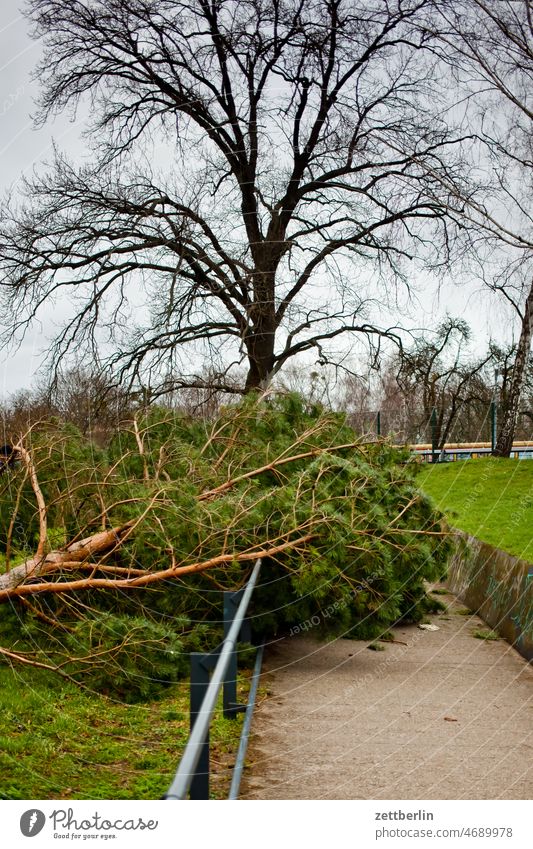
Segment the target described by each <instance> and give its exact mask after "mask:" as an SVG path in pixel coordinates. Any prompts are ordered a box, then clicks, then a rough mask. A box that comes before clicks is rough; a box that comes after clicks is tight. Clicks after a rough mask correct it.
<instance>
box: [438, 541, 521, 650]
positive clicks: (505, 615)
mask: <svg viewBox="0 0 533 849" xmlns="http://www.w3.org/2000/svg"><path fill="white" fill-rule="evenodd" d="M457 538H458V544H457V550H456V553H455V555H454V557H453V558H452V562H451V564H450V569H449V573H448V585H449V587H450V589H451V590H452V591H453V592H454V593H455V594H456V595H457V596H458V597H459V598H460V599H461V601H463V602H464V603H465V604H466V606H467V607H469V608H470V609H471V610H473V611H475V612H476V613H478V614H479V616H481V618H482V619H484V620H485V622H487V624H488V625H490V627H491V628H493V629H494V630H495V631H498V632H499V633H500V634H501V635H502V637H504V638H505V639H506V640H507V641H508V642H509V643H511V644H512V645H514V647H515V648H516V649H517V651H519V652H520V654H521V655H523V657H525V658H526V659H527V660H529V661H530V662H533V564H531V563H527V562H526V561H525V560H519V559H518V558H517V557H512V556H511V555H510V554H506V552H505V551H500V550H499V549H497V548H493V547H492V546H491V545H489V544H488V543H486V542H481V541H480V540H478V539H476V537H472V536H469V535H468V534H464V533H462V532H460V531H458V532H457Z"/></svg>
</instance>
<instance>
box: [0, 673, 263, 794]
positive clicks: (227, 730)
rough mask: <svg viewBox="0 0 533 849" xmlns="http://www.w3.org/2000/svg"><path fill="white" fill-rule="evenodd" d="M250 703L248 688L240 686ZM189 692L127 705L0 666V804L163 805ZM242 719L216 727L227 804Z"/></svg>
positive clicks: (218, 789)
mask: <svg viewBox="0 0 533 849" xmlns="http://www.w3.org/2000/svg"><path fill="white" fill-rule="evenodd" d="M240 691H241V692H240V698H241V700H243V701H245V700H246V691H247V684H246V681H245V679H243V680H242V681H241V684H240ZM188 710H189V684H188V681H183V682H181V683H180V684H176V685H174V686H172V687H169V689H168V691H167V692H165V695H164V697H163V698H162V699H160V700H158V701H154V702H150V703H145V704H135V705H124V704H120V703H118V702H113V701H111V700H110V699H107V698H105V697H104V696H101V695H99V694H97V693H89V692H87V691H84V690H82V689H80V688H79V687H77V686H76V685H74V684H71V683H70V682H68V681H65V680H64V679H62V678H60V677H59V676H57V675H55V674H54V673H51V672H50V673H49V672H47V671H46V670H39V669H35V668H29V667H28V668H20V667H16V668H15V669H11V668H10V667H8V666H4V665H3V666H0V717H1V718H0V798H3V799H48V798H51V799H160V798H161V796H162V795H163V793H164V792H165V791H166V790H167V789H168V786H169V784H170V781H171V779H172V776H173V774H174V772H175V770H176V767H177V765H178V761H179V759H180V755H181V752H182V750H183V747H184V744H185V742H186V739H187V736H188V730H189V716H188ZM241 726H242V715H241V716H240V717H238V718H237V719H235V720H230V719H224V718H223V717H222V716H221V710H220V711H218V712H217V715H216V718H215V720H214V722H213V724H212V726H211V768H212V770H213V772H214V774H213V775H212V781H211V788H212V796H213V797H215V798H223V797H225V796H227V792H228V789H229V784H230V781H231V774H230V771H231V768H232V766H233V760H234V758H233V755H234V754H235V752H236V749H237V744H238V739H239V736H240V731H241Z"/></svg>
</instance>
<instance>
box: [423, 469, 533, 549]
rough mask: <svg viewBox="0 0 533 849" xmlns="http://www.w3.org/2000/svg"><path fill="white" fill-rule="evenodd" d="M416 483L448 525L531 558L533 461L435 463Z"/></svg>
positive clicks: (532, 547) (532, 546)
mask: <svg viewBox="0 0 533 849" xmlns="http://www.w3.org/2000/svg"><path fill="white" fill-rule="evenodd" d="M418 483H419V486H420V487H421V489H423V490H424V491H425V492H427V493H428V495H430V496H431V497H432V498H433V499H434V501H435V502H436V504H437V506H438V507H439V508H440V509H441V510H442V511H443V512H444V513H445V514H446V515H447V517H448V520H449V522H450V524H451V525H453V526H454V527H456V528H460V529H461V530H463V531H467V532H468V533H470V534H472V535H473V536H476V537H477V538H478V539H481V540H484V541H485V542H488V543H490V544H491V545H493V546H495V547H496V548H501V549H503V550H504V551H507V552H509V553H510V554H514V555H515V556H516V557H521V558H523V559H524V560H528V561H530V562H533V460H505V459H498V458H495V457H490V458H487V459H483V460H467V461H462V462H456V463H439V464H436V465H434V466H427V467H425V468H424V469H422V470H421V472H420V474H419V476H418Z"/></svg>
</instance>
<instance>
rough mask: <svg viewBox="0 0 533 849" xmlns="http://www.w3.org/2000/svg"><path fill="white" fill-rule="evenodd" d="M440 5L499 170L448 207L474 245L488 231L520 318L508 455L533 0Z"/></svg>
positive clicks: (528, 315) (528, 294) (528, 154)
mask: <svg viewBox="0 0 533 849" xmlns="http://www.w3.org/2000/svg"><path fill="white" fill-rule="evenodd" d="M434 7H435V8H436V9H437V11H438V15H439V17H438V20H437V23H436V30H435V35H436V36H437V44H438V43H439V42H440V43H442V42H444V44H445V48H444V50H443V51H442V50H441V51H440V55H441V57H442V58H443V59H445V60H446V61H448V62H451V63H452V65H453V67H454V69H455V73H456V75H457V76H458V78H459V80H460V83H461V85H462V86H463V88H464V87H465V86H466V89H467V91H468V93H469V98H470V105H469V109H468V120H469V122H470V126H471V127H473V128H474V129H475V131H476V134H477V137H478V138H479V140H480V141H481V142H482V144H483V147H484V154H482V155H484V156H485V163H486V167H488V166H489V165H490V166H491V169H492V177H493V179H492V184H491V185H490V186H488V187H487V191H486V192H485V201H484V202H482V201H480V200H479V195H477V196H476V195H470V196H465V195H461V194H459V195H458V196H457V197H456V202H455V203H454V202H452V203H451V205H450V214H452V215H454V214H457V215H458V217H459V218H461V219H462V220H463V221H466V222H468V224H469V225H470V226H473V228H474V234H475V235H474V243H475V248H476V249H479V245H480V241H481V240H482V237H483V236H484V240H483V241H484V250H482V258H481V263H480V271H481V275H482V277H483V278H484V279H485V281H486V282H487V283H488V284H489V286H490V287H491V288H492V289H493V290H495V291H498V292H499V293H500V294H502V295H503V297H504V298H505V299H506V301H507V303H508V304H510V305H511V306H512V308H513V310H514V311H515V312H516V314H517V315H518V318H519V321H520V333H519V339H518V344H517V346H516V356H515V361H514V368H513V374H512V379H511V381H510V385H509V390H508V393H507V398H506V404H505V407H504V415H503V416H502V418H501V423H500V428H499V433H498V439H497V444H496V450H495V453H496V454H497V455H499V456H509V454H510V452H511V449H512V445H513V438H514V433H515V429H516V424H517V420H518V415H519V409H520V396H521V393H522V389H523V386H524V380H525V377H526V373H527V369H528V361H529V358H530V350H531V339H532V330H533V213H532V211H531V203H530V198H531V190H532V188H533V157H532V154H533V148H532V129H533V123H532V122H533V98H532V91H533V88H532V83H533V7H532V4H531V0H498V2H494V0H459V2H456V0H436V2H435V3H434ZM443 22H444V25H443ZM437 50H439V48H438V47H437ZM487 248H488V250H487ZM494 251H498V252H501V253H502V254H503V261H502V262H501V263H500V265H501V266H502V267H501V268H500V270H499V271H498V272H497V273H491V270H490V264H491V260H492V259H493V258H492V257H491V253H493V252H494Z"/></svg>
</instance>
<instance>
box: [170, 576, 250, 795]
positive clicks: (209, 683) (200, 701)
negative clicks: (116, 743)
mask: <svg viewBox="0 0 533 849" xmlns="http://www.w3.org/2000/svg"><path fill="white" fill-rule="evenodd" d="M260 569H261V561H260V560H258V561H257V562H256V564H255V566H254V569H253V571H252V574H251V576H250V579H249V581H248V583H247V585H246V587H244V589H242V590H239V591H238V592H236V593H229V592H226V593H224V640H223V641H222V644H221V646H220V647H219V648H217V649H215V651H213V652H210V653H208V654H204V653H202V652H193V653H192V654H191V695H190V699H191V702H190V704H191V710H190V723H191V733H190V736H189V740H188V742H187V745H186V747H185V751H184V753H183V756H182V758H181V761H180V764H179V766H178V769H177V771H176V774H175V776H174V780H173V782H172V784H171V786H170V788H169V790H168V791H167V793H166V794H165V796H164V797H163V798H164V799H173V800H183V799H186V798H187V794H189V796H190V798H191V799H209V727H210V725H211V720H212V718H213V714H214V712H215V707H216V704H217V700H218V697H219V693H220V690H221V689H222V690H223V711H224V716H226V717H231V718H235V717H236V716H237V714H238V713H241V712H245V713H246V716H245V718H244V723H243V728H242V733H241V739H240V743H239V748H238V752H237V757H236V762H235V768H234V771H233V778H232V782H231V788H230V794H229V798H230V799H236V798H237V797H238V794H239V786H240V780H241V776H242V770H243V766H244V758H245V755H246V747H247V744H248V737H249V733H250V725H251V721H252V714H253V709H254V705H255V697H256V693H257V685H258V681H259V675H260V672H261V662H262V657H263V647H262V646H261V647H260V648H259V649H258V651H257V655H256V661H255V666H254V671H253V675H252V682H251V686H250V694H249V697H248V704H247V705H241V704H239V703H238V702H237V642H238V641H239V639H248V640H249V637H250V635H249V622H248V621H247V620H246V613H247V610H248V605H249V603H250V599H251V597H252V593H253V591H254V588H255V585H256V583H257V579H258V577H259V572H260ZM211 673H212V674H211Z"/></svg>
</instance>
